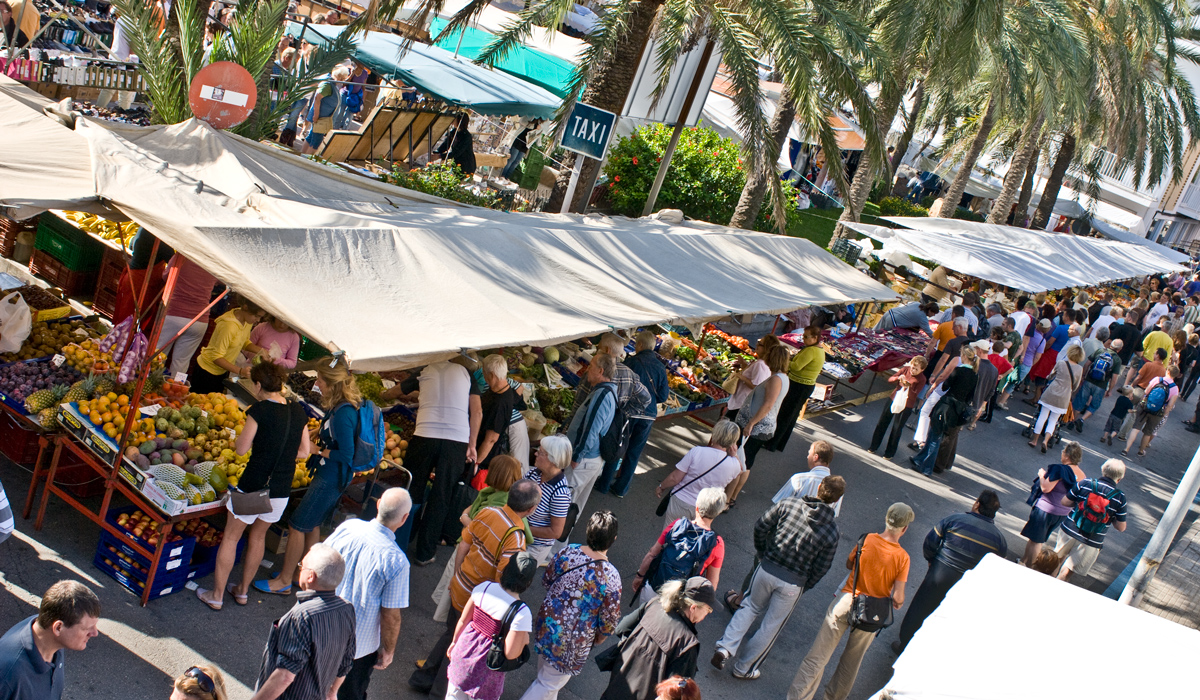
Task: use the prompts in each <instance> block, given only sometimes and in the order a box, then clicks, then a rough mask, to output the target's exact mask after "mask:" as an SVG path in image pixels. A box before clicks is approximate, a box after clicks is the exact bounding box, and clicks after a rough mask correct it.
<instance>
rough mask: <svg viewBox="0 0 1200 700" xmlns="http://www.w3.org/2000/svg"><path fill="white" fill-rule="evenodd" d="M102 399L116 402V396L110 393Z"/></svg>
mask: <svg viewBox="0 0 1200 700" xmlns="http://www.w3.org/2000/svg"><path fill="white" fill-rule="evenodd" d="M104 398H106V399H108V400H109V401H116V400H117V395H116V393H114V392H111V391H110V392H108V393H107V394H105V395H104ZM125 400H126V401H129V399H125Z"/></svg>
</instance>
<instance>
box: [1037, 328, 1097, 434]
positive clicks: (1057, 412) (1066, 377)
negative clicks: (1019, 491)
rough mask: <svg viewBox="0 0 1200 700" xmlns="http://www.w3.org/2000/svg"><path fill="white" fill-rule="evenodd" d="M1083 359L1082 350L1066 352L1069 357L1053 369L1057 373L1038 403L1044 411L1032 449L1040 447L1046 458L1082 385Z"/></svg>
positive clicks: (1072, 348)
mask: <svg viewBox="0 0 1200 700" xmlns="http://www.w3.org/2000/svg"><path fill="white" fill-rule="evenodd" d="M1083 356H1084V355H1083V348H1082V347H1080V346H1078V345H1072V346H1071V347H1069V348H1067V351H1066V357H1063V358H1061V359H1059V361H1058V362H1057V363H1056V364H1055V365H1054V371H1053V372H1051V373H1050V377H1049V378H1048V379H1047V381H1048V382H1049V384H1048V385H1047V386H1046V390H1045V391H1043V392H1042V397H1041V399H1040V400H1039V401H1038V403H1039V404H1040V405H1041V407H1042V410H1041V411H1040V412H1039V413H1038V417H1037V422H1036V423H1035V424H1034V426H1033V439H1032V440H1030V441H1029V446H1030V447H1038V446H1039V444H1040V446H1041V448H1042V453H1043V454H1045V452H1046V446H1047V444H1048V443H1049V442H1050V436H1051V435H1053V434H1054V429H1055V427H1056V426H1057V425H1058V420H1059V419H1060V418H1062V416H1063V415H1064V414H1065V413H1066V412H1067V407H1068V406H1070V405H1071V397H1072V396H1074V395H1075V392H1076V391H1077V390H1078V389H1079V385H1080V384H1081V383H1082V382H1083Z"/></svg>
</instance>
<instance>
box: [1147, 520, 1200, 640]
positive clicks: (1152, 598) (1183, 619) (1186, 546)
mask: <svg viewBox="0 0 1200 700" xmlns="http://www.w3.org/2000/svg"><path fill="white" fill-rule="evenodd" d="M1141 607H1142V610H1145V611H1146V612H1151V613H1154V614H1155V615H1158V616H1159V617H1165V618H1167V619H1168V620H1171V621H1173V622H1178V623H1179V624H1181V625H1184V626H1186V627H1196V628H1200V520H1196V522H1194V523H1192V526H1191V527H1190V528H1188V530H1187V531H1186V532H1184V533H1183V534H1182V535H1180V536H1179V538H1178V539H1177V540H1176V541H1175V546H1173V547H1172V548H1171V550H1170V551H1169V552H1168V553H1167V558H1166V559H1164V560H1163V563H1162V566H1160V567H1159V569H1158V576H1156V577H1155V578H1154V580H1153V581H1151V582H1150V587H1149V588H1148V589H1147V590H1146V595H1145V597H1143V598H1142V606H1141Z"/></svg>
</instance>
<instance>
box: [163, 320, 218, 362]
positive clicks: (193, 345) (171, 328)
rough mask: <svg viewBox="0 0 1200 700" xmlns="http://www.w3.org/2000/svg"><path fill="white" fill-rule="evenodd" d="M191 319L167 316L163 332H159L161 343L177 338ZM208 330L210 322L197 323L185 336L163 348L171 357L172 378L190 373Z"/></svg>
mask: <svg viewBox="0 0 1200 700" xmlns="http://www.w3.org/2000/svg"><path fill="white" fill-rule="evenodd" d="M190 320H191V319H190V318H184V317H182V316H167V317H166V318H164V319H163V326H162V331H160V332H159V334H158V338H159V341H158V342H159V343H163V342H166V341H168V340H170V339H171V338H174V337H175V334H176V333H178V332H179V329H180V328H183V327H184V326H185V325H187V322H188V321H190ZM207 330H208V322H207V321H204V322H201V321H197V322H196V323H193V324H192V327H191V328H188V329H187V330H186V331H185V332H184V334H183V335H181V336H179V340H176V341H175V342H174V343H172V344H171V345H170V346H168V347H165V348H163V352H166V353H168V354H170V356H171V364H170V370H171V376H172V377H174V376H175V375H176V374H180V373H181V372H187V371H188V365H190V364H191V362H192V356H193V355H195V354H196V350H197V349H198V348H199V347H200V341H202V340H204V332H205V331H207Z"/></svg>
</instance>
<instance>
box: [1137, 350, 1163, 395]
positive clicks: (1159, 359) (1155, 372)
mask: <svg viewBox="0 0 1200 700" xmlns="http://www.w3.org/2000/svg"><path fill="white" fill-rule="evenodd" d="M1166 362H1167V351H1166V350H1163V349H1162V348H1159V349H1157V350H1155V351H1154V359H1153V360H1151V361H1150V362H1147V363H1146V364H1144V365H1142V368H1141V369H1140V370H1138V374H1137V379H1135V380H1134V382H1133V384H1134V386H1136V387H1138V388H1139V389H1145V388H1146V386H1147V385H1149V384H1150V380H1151V379H1155V378H1157V377H1165V376H1166V375H1167V368H1166V366H1165V365H1166Z"/></svg>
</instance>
